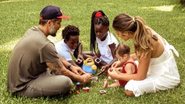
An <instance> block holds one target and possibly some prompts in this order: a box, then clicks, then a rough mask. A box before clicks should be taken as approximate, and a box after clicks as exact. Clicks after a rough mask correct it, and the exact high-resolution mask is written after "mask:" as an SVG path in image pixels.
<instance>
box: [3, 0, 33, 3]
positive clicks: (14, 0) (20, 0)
mask: <svg viewBox="0 0 185 104" xmlns="http://www.w3.org/2000/svg"><path fill="white" fill-rule="evenodd" d="M26 1H34V0H6V1H0V3H10V2H26Z"/></svg>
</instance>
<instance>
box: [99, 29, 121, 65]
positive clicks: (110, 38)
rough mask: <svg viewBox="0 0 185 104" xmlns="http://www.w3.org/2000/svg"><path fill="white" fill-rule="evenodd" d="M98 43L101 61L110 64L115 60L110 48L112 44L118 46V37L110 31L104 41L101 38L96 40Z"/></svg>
mask: <svg viewBox="0 0 185 104" xmlns="http://www.w3.org/2000/svg"><path fill="white" fill-rule="evenodd" d="M96 41H97V43H98V50H99V51H100V54H101V56H100V59H101V60H104V61H105V62H106V63H110V62H111V61H112V60H113V56H112V53H111V49H110V48H109V45H110V44H115V45H116V47H117V46H118V44H119V42H118V40H117V39H116V37H115V36H114V35H113V34H112V33H110V32H109V31H108V35H107V37H106V39H105V40H104V41H101V40H100V39H99V38H96Z"/></svg>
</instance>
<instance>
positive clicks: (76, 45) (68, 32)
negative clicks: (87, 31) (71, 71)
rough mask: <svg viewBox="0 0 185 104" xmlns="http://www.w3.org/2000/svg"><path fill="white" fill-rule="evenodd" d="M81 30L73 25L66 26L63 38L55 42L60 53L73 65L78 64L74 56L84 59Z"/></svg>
mask: <svg viewBox="0 0 185 104" xmlns="http://www.w3.org/2000/svg"><path fill="white" fill-rule="evenodd" d="M79 35H80V30H79V29H78V27H76V26H73V25H68V26H66V27H65V28H64V29H63V31H62V37H63V39H62V40H61V41H59V42H57V43H56V44H55V48H56V50H57V52H58V54H59V55H61V56H62V57H64V58H65V59H66V60H67V61H68V62H70V63H71V64H72V65H77V64H76V63H75V61H74V58H76V59H81V60H83V55H82V45H81V43H80V42H79Z"/></svg>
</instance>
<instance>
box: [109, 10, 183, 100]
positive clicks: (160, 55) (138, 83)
mask: <svg viewBox="0 0 185 104" xmlns="http://www.w3.org/2000/svg"><path fill="white" fill-rule="evenodd" d="M113 28H114V29H115V31H116V34H117V35H118V36H119V37H120V38H122V39H123V40H125V41H127V40H129V39H132V40H133V42H134V46H135V54H134V55H133V57H135V58H137V59H138V61H139V64H138V72H137V73H136V74H126V73H117V72H116V71H114V70H113V71H112V70H108V74H109V76H111V77H112V78H113V79H117V80H125V81H128V83H127V84H126V85H125V94H126V95H127V96H136V97H137V96H140V95H143V94H144V93H151V92H156V91H159V90H167V89H171V88H174V87H176V86H177V85H178V84H179V83H180V76H179V72H178V68H177V65H176V62H175V58H174V56H173V53H175V55H176V56H178V55H179V54H178V52H177V51H176V50H175V48H174V47H173V46H172V45H169V44H168V42H167V41H166V40H165V39H164V38H162V37H161V36H160V35H158V34H157V33H156V32H155V31H154V30H153V29H151V28H150V27H148V26H147V25H146V24H145V23H144V21H143V20H142V18H141V17H139V16H136V17H132V16H129V15H128V14H124V13H123V14H119V15H118V16H116V17H115V18H114V20H113ZM117 65H119V63H117Z"/></svg>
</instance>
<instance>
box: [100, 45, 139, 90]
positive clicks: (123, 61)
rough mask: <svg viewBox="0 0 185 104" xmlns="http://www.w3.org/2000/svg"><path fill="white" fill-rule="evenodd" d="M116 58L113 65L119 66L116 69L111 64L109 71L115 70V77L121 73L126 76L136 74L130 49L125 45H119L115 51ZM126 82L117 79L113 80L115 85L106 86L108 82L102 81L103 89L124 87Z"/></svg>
mask: <svg viewBox="0 0 185 104" xmlns="http://www.w3.org/2000/svg"><path fill="white" fill-rule="evenodd" d="M116 57H117V59H118V61H117V62H114V63H116V64H117V63H119V64H120V65H121V66H120V67H116V66H115V64H114V63H113V64H112V66H111V69H110V70H115V72H116V73H117V75H119V76H121V75H122V73H127V74H136V73H137V65H136V64H135V61H134V59H133V58H132V57H130V48H129V47H128V46H127V45H124V44H120V45H119V46H118V48H117V49H116ZM126 83H127V81H125V80H124V79H123V80H122V79H117V80H115V83H112V84H108V80H105V81H104V86H103V87H104V88H107V87H118V86H125V84H126Z"/></svg>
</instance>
